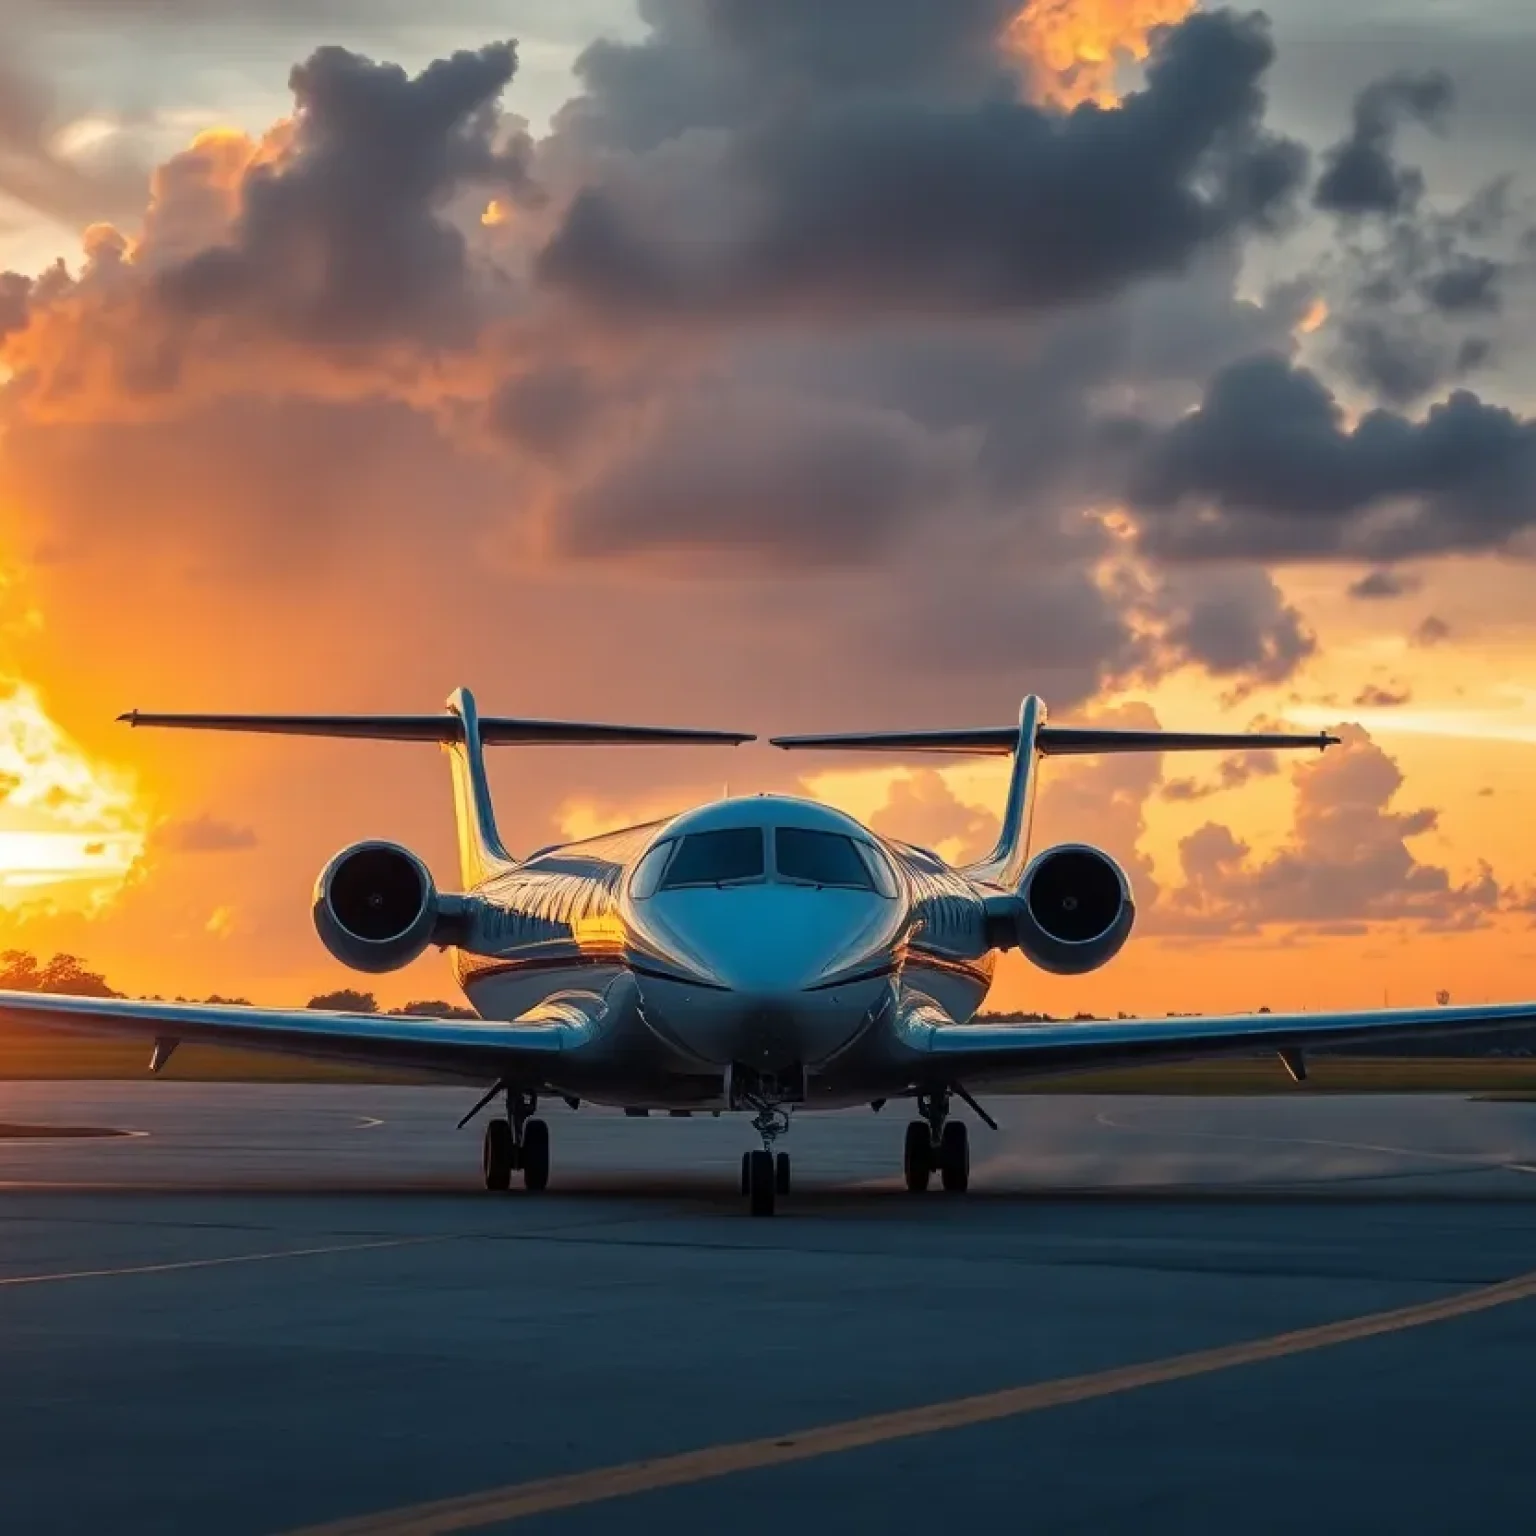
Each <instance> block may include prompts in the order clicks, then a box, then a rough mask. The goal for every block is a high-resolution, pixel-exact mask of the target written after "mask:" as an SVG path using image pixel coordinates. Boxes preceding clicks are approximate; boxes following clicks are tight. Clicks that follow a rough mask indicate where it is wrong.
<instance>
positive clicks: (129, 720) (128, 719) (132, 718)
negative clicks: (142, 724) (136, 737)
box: [117, 709, 139, 727]
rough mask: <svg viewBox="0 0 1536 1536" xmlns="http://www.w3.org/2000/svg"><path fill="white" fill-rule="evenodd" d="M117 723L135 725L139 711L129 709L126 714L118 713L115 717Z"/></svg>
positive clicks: (137, 721)
mask: <svg viewBox="0 0 1536 1536" xmlns="http://www.w3.org/2000/svg"><path fill="white" fill-rule="evenodd" d="M117 723H118V724H119V725H126V726H129V727H132V726H135V725H137V724H138V723H139V712H138V710H136V709H130V710H129V711H128V713H127V714H125V715H119V716H118V717H117Z"/></svg>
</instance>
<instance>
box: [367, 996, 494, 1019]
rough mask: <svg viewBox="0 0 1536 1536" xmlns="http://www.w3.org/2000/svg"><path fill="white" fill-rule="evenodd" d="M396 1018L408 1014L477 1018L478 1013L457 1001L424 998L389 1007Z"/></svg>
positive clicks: (425, 1016)
mask: <svg viewBox="0 0 1536 1536" xmlns="http://www.w3.org/2000/svg"><path fill="white" fill-rule="evenodd" d="M389 1011H390V1013H392V1014H393V1015H394V1016H395V1017H396V1018H400V1017H404V1016H407V1015H408V1016H410V1017H413V1018H423V1019H478V1018H479V1017H480V1015H479V1014H478V1013H476V1012H475V1010H474V1009H473V1008H465V1007H463V1006H462V1005H460V1004H457V1003H445V1002H441V1001H435V1000H433V999H432V998H426V999H424V1000H422V1001H419V1002H414V1003H407V1004H406V1005H405V1007H403V1008H391V1009H390V1010H389Z"/></svg>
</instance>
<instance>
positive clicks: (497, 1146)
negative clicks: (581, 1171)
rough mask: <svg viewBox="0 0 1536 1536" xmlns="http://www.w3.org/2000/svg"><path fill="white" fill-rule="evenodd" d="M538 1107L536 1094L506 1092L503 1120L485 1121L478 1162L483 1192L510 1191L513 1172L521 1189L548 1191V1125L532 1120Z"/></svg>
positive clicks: (511, 1090)
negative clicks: (483, 1138) (481, 1167)
mask: <svg viewBox="0 0 1536 1536" xmlns="http://www.w3.org/2000/svg"><path fill="white" fill-rule="evenodd" d="M495 1091H496V1090H494V1089H493V1090H492V1092H493V1093H494V1092H495ZM538 1107H539V1100H538V1096H537V1095H536V1094H532V1093H519V1092H517V1091H516V1090H515V1089H512V1088H508V1089H507V1118H506V1119H505V1120H501V1119H497V1120H492V1121H489V1122H488V1123H487V1125H486V1127H485V1143H484V1146H483V1148H482V1151H481V1162H482V1164H483V1166H484V1170H485V1187H486V1188H487V1189H510V1188H511V1187H512V1175H513V1173H514V1172H520V1173H521V1174H522V1176H523V1188H524V1189H527V1190H530V1191H538V1190H541V1189H545V1188H547V1187H548V1185H549V1125H548V1123H547V1122H546V1121H543V1120H535V1119H533V1118H532V1116H533V1112H534V1111H535V1110H536V1109H537V1108H538Z"/></svg>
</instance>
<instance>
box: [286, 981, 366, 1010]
mask: <svg viewBox="0 0 1536 1536" xmlns="http://www.w3.org/2000/svg"><path fill="white" fill-rule="evenodd" d="M304 1006H305V1007H306V1008H319V1009H323V1010H324V1011H325V1012H327V1013H332V1012H334V1013H377V1012H378V1011H379V1000H378V998H376V997H375V996H374V995H373V993H372V992H356V991H354V990H353V989H352V988H351V987H342V988H341V990H340V991H338V992H322V993H321V994H320V995H319V997H312V998H310V1000H309V1001H308V1002H307V1003H305V1005H304Z"/></svg>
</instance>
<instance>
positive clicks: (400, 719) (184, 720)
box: [118, 710, 757, 747]
mask: <svg viewBox="0 0 1536 1536" xmlns="http://www.w3.org/2000/svg"><path fill="white" fill-rule="evenodd" d="M118 719H119V720H120V721H122V722H124V723H125V724H127V725H131V726H153V727H155V728H157V729H171V730H182V731H242V732H249V733H254V734H260V735H268V736H343V737H351V738H353V739H355V740H360V741H436V742H443V743H446V744H452V743H455V742H462V741H463V740H464V722H463V721H462V720H461V719H460V718H459V716H458V715H455V714H441V715H152V714H144V713H141V712H140V711H139V710H134V711H132V712H131V713H130V714H126V715H119V716H118ZM480 740H481V742H482V744H483V745H485V746H488V747H505V746H546V747H577V746H611V747H633V746H673V745H687V744H690V743H691V744H694V745H715V746H739V745H740V744H741V743H742V742H744V741H756V740H757V738H756V737H755V736H748V735H743V734H741V733H739V732H736V731H696V730H690V729H687V728H686V727H680V726H651V725H594V724H591V723H589V722H587V721H580V720H521V719H515V718H512V717H510V716H496V715H488V716H481V718H480Z"/></svg>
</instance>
